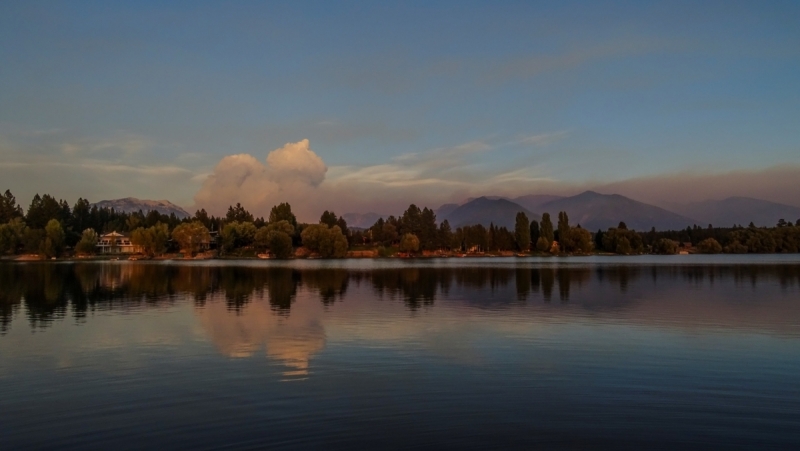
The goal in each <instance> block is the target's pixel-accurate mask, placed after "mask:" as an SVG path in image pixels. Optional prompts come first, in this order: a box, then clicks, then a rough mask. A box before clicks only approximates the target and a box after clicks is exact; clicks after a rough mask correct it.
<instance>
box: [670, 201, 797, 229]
mask: <svg viewBox="0 0 800 451" xmlns="http://www.w3.org/2000/svg"><path fill="white" fill-rule="evenodd" d="M670 208H671V209H672V210H673V211H676V212H678V213H681V214H683V215H686V216H691V217H693V218H697V219H698V220H700V221H702V222H701V223H700V224H701V225H706V226H707V225H708V224H712V225H713V226H714V227H731V226H733V225H734V224H737V225H739V224H741V225H744V226H747V225H748V224H750V222H751V221H752V222H753V223H754V224H755V225H756V226H759V227H762V226H765V227H774V226H775V224H777V223H778V221H779V220H780V219H785V220H786V221H791V222H792V223H795V222H796V221H797V220H798V219H800V208H798V207H793V206H791V205H785V204H779V203H775V202H769V201H766V200H760V199H753V198H750V197H729V198H727V199H723V200H706V201H702V202H693V203H689V204H682V205H680V204H675V205H670Z"/></svg>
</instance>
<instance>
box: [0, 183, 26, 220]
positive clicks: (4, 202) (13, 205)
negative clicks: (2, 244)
mask: <svg viewBox="0 0 800 451" xmlns="http://www.w3.org/2000/svg"><path fill="white" fill-rule="evenodd" d="M22 216H23V215H22V207H21V206H19V205H17V198H16V197H14V195H13V194H11V191H10V190H6V192H5V194H3V196H2V197H0V224H5V223H7V222H8V221H11V220H12V219H15V218H21V217H22Z"/></svg>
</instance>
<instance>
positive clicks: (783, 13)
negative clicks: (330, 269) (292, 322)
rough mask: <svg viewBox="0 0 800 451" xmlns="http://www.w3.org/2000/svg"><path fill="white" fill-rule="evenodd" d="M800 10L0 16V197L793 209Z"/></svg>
mask: <svg viewBox="0 0 800 451" xmlns="http://www.w3.org/2000/svg"><path fill="white" fill-rule="evenodd" d="M798 24H800V3H798V2H796V1H786V2H777V1H776V2H771V1H760V2H736V1H724V2H713V1H708V2H600V1H592V2H569V1H563V2H535V1H525V2H504V1H493V2H471V1H455V2H435V1H424V2H422V1H421V2H413V1H412V2H402V3H400V2H398V4H390V3H389V2H349V1H342V2H302V1H292V2H245V1H241V2H232V3H231V2H201V1H187V2H166V1H158V2H156V1H152V2H150V1H135V2H101V1H98V2H83V1H71V2H39V1H30V0H29V1H20V2H18V1H13V0H6V1H4V2H2V3H0V182H2V183H0V189H2V190H5V189H10V190H11V191H12V192H13V193H14V194H15V195H16V196H17V198H18V200H19V201H20V202H21V203H22V204H23V205H24V206H27V204H28V203H29V202H30V199H31V197H32V196H33V195H34V194H35V193H37V192H38V193H42V194H43V193H50V194H53V195H55V196H56V197H58V198H64V199H67V200H68V201H69V202H70V203H72V202H74V201H75V200H77V198H78V197H84V198H87V199H89V200H90V201H99V200H103V199H114V198H121V197H128V196H133V197H138V198H143V199H167V200H170V201H173V202H175V203H177V204H179V205H181V206H183V207H185V208H187V209H189V210H191V211H193V210H194V209H197V208H206V209H207V210H209V211H210V212H212V213H216V214H219V213H221V212H224V210H226V209H227V206H228V205H230V204H232V203H236V202H241V203H242V204H243V205H245V207H247V208H249V209H251V210H252V211H254V212H255V213H257V214H265V213H266V212H268V211H269V208H270V207H271V206H272V205H274V204H276V203H279V202H283V201H288V202H290V203H291V204H292V206H293V209H294V210H295V211H296V212H297V213H298V216H299V217H300V218H301V219H304V220H311V219H314V218H316V217H317V216H318V215H319V214H320V213H321V211H323V210H324V209H333V210H334V211H336V212H338V213H346V212H360V213H365V212H368V211H374V212H378V213H393V214H397V213H399V212H402V209H403V208H404V206H407V205H408V204H409V203H412V202H414V203H417V204H418V205H427V206H431V207H434V208H435V207H438V206H439V205H441V204H443V203H447V202H460V201H463V200H465V199H466V198H469V197H475V196H480V195H504V196H511V197H513V196H518V195H525V194H566V195H569V194H576V193H578V192H580V191H582V190H585V189H595V190H597V191H600V192H606V193H619V194H623V195H627V196H630V197H633V198H635V199H637V200H641V201H645V202H652V203H655V204H662V205H663V204H668V203H674V202H690V201H699V200H705V199H709V198H711V199H721V198H724V197H728V196H732V195H740V196H749V197H756V198H761V199H766V200H771V201H776V202H782V203H787V204H791V205H797V206H800V182H798V180H800V83H798V80H800V27H798V26H797V25H798Z"/></svg>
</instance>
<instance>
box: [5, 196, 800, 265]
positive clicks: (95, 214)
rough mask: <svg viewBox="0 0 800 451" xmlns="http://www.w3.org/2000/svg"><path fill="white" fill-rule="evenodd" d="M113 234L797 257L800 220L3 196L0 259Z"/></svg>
mask: <svg viewBox="0 0 800 451" xmlns="http://www.w3.org/2000/svg"><path fill="white" fill-rule="evenodd" d="M488 219H491V218H488ZM112 231H116V232H119V233H122V234H124V235H125V236H126V237H129V239H130V242H131V243H133V244H134V245H136V246H137V248H139V249H141V254H142V257H145V258H146V257H149V258H157V257H162V256H165V255H172V256H175V255H180V256H187V257H194V256H195V255H196V254H198V253H200V252H203V253H204V256H205V257H207V258H212V257H216V258H248V257H256V256H259V255H260V256H262V257H263V256H269V257H271V258H291V257H322V258H343V257H348V256H361V257H388V256H394V255H401V256H450V255H514V254H522V255H527V254H532V255H587V254H592V253H612V254H622V255H632V254H647V253H649V254H676V253H679V252H681V253H684V252H690V253H708V254H713V253H722V252H724V253H734V254H742V253H797V252H800V219H798V220H797V221H796V222H795V223H792V222H791V221H786V220H783V219H781V220H780V221H778V223H777V224H776V225H775V226H774V227H756V226H754V225H753V224H752V223H751V224H749V225H748V226H741V225H737V226H734V227H728V228H720V227H713V226H712V225H708V227H700V226H697V225H695V226H693V227H687V228H686V229H683V230H669V231H657V230H655V228H653V229H651V230H650V231H636V230H629V229H628V227H627V226H626V225H625V223H624V218H620V223H619V225H618V226H617V227H612V228H609V229H607V230H597V231H594V232H592V231H589V230H586V229H584V228H582V227H581V226H580V225H579V224H578V225H574V226H573V225H571V224H570V220H569V217H568V215H567V213H566V212H563V211H562V212H558V214H557V217H556V219H555V224H554V223H553V219H551V216H550V214H549V213H542V216H541V220H540V221H537V220H530V219H529V218H528V217H527V216H526V214H525V213H524V212H519V213H517V215H516V221H515V227H514V230H509V229H507V228H506V227H498V226H495V225H494V224H493V223H492V224H490V226H489V227H485V226H483V225H470V226H463V227H457V228H453V227H451V226H450V224H449V223H448V221H447V220H444V221H442V222H438V221H437V220H436V214H435V212H434V211H433V210H432V209H430V208H427V207H424V208H422V209H420V208H419V207H417V206H416V205H414V204H412V205H410V206H409V207H408V208H407V209H406V210H405V211H404V212H403V213H402V214H400V215H398V216H389V217H388V218H386V219H383V218H381V219H379V220H378V221H376V223H375V224H374V225H372V226H371V227H370V228H368V229H356V228H350V227H348V225H347V222H346V221H345V220H344V218H342V217H339V216H337V215H336V214H335V213H334V212H333V211H325V212H324V213H323V214H322V215H321V217H320V219H319V222H318V223H313V224H306V223H299V222H298V221H297V218H296V216H295V215H294V214H293V213H292V209H291V206H290V205H289V204H288V203H282V204H279V205H275V206H274V207H273V208H272V210H271V211H270V214H269V217H268V218H263V217H256V216H254V215H253V214H252V213H250V212H249V211H247V209H245V208H244V207H243V206H242V205H240V204H237V205H235V206H230V207H229V208H228V211H227V213H226V215H225V216H220V217H217V216H213V215H209V214H208V213H207V212H206V211H205V210H202V209H201V210H198V211H197V212H196V213H195V214H194V216H192V217H189V218H183V219H181V218H178V217H177V216H176V215H175V214H171V215H164V214H161V213H159V212H157V211H150V212H143V211H138V212H135V213H125V212H118V211H115V210H113V209H109V208H98V207H97V206H93V205H91V204H90V203H89V201H87V200H86V199H82V198H81V199H78V201H77V202H75V204H73V205H72V206H70V204H69V203H68V202H67V201H65V200H57V199H56V198H55V197H53V196H51V195H48V194H45V195H42V196H40V195H38V194H37V195H36V196H34V198H33V199H32V201H31V203H30V205H29V207H28V208H27V209H26V210H23V208H22V206H21V205H20V204H19V203H18V202H17V200H16V198H15V197H14V195H13V194H12V193H11V191H9V190H7V191H6V192H5V193H4V194H3V195H2V196H0V255H3V256H15V255H23V254H25V255H36V256H39V257H41V258H62V257H86V256H92V255H95V254H96V253H97V252H98V242H99V239H100V237H101V236H102V235H103V234H105V233H108V232H112Z"/></svg>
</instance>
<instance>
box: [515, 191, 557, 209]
mask: <svg viewBox="0 0 800 451" xmlns="http://www.w3.org/2000/svg"><path fill="white" fill-rule="evenodd" d="M563 198H564V196H555V195H552V194H529V195H527V196H520V197H515V198H513V199H511V201H512V202H514V203H517V204H519V205H522V206H523V207H525V208H527V209H528V210H530V211H540V210H541V208H542V205H544V204H546V203H548V202H553V201H554V200H559V199H563Z"/></svg>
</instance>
